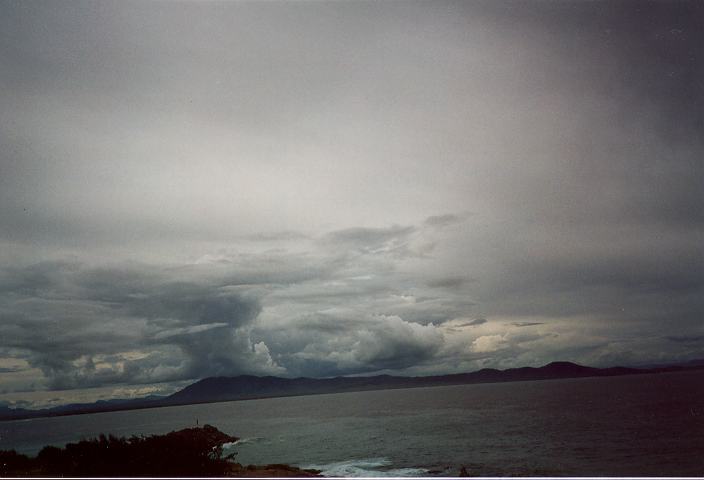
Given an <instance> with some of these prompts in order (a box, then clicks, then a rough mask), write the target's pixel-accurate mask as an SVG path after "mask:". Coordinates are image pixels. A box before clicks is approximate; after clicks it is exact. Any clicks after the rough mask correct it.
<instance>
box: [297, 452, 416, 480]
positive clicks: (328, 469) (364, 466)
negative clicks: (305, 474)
mask: <svg viewBox="0 0 704 480" xmlns="http://www.w3.org/2000/svg"><path fill="white" fill-rule="evenodd" d="M389 465H391V461H389V459H388V458H383V457H378V458H363V459H355V460H345V461H342V462H335V463H328V464H325V465H305V466H304V467H303V468H313V469H315V470H320V472H321V473H322V474H323V475H324V476H326V477H422V476H423V475H426V474H427V473H428V472H427V471H426V470H423V469H421V468H385V467H388V466H389Z"/></svg>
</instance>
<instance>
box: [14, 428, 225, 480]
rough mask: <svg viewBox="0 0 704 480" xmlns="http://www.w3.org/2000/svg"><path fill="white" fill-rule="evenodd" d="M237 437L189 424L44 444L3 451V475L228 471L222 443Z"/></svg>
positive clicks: (151, 474) (219, 473)
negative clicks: (32, 451) (31, 451)
mask: <svg viewBox="0 0 704 480" xmlns="http://www.w3.org/2000/svg"><path fill="white" fill-rule="evenodd" d="M235 441H237V438H236V437H232V436H230V435H227V434H225V433H223V432H221V431H219V430H218V429H217V428H215V427H212V426H210V425H205V426H203V427H202V428H187V429H184V430H179V431H176V432H171V433H168V434H166V435H151V436H142V437H136V436H133V437H131V438H124V437H122V438H117V437H114V436H112V435H109V436H105V435H100V437H98V438H92V439H88V440H82V441H80V442H78V443H69V444H68V445H66V446H65V447H64V448H58V447H54V446H47V447H44V448H43V449H42V450H41V451H40V452H39V454H38V455H37V456H36V457H33V458H32V457H27V456H26V455H21V454H18V453H17V452H15V451H14V450H12V451H0V476H3V477H6V476H77V477H105V476H129V477H133V476H143V477H156V476H209V477H212V476H225V475H227V474H228V473H229V472H230V470H231V466H232V462H231V460H232V458H233V457H234V454H233V455H229V456H225V457H223V451H222V445H223V444H225V443H227V442H235Z"/></svg>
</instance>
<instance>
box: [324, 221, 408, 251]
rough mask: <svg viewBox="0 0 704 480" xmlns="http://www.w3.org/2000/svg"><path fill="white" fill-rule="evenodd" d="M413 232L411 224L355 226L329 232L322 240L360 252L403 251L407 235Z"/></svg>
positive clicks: (336, 246)
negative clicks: (379, 226)
mask: <svg viewBox="0 0 704 480" xmlns="http://www.w3.org/2000/svg"><path fill="white" fill-rule="evenodd" d="M415 232H416V228H415V227H413V226H400V225H394V226H392V227H388V228H362V227H357V228H348V229H345V230H338V231H334V232H330V233H328V234H327V235H325V237H324V242H325V243H327V244H329V245H334V246H335V248H343V249H344V248H349V249H353V250H357V251H360V252H362V253H391V252H399V251H400V252H403V253H405V252H406V251H407V243H408V240H409V237H410V236H411V235H412V234H413V233H415Z"/></svg>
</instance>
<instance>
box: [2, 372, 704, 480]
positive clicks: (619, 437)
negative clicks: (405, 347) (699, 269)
mask: <svg viewBox="0 0 704 480" xmlns="http://www.w3.org/2000/svg"><path fill="white" fill-rule="evenodd" d="M196 419H197V420H198V421H199V423H200V424H201V425H202V424H204V423H209V424H212V425H214V426H216V427H218V428H219V429H221V430H223V431H224V432H226V433H230V434H232V435H235V436H238V437H241V440H240V442H238V443H237V444H236V445H234V446H232V447H231V448H232V449H234V450H236V451H237V452H238V457H237V459H238V461H240V462H242V463H245V464H248V463H255V464H262V463H289V464H294V465H300V466H305V467H316V468H320V469H322V470H323V471H324V473H326V474H328V475H339V476H351V475H354V476H370V475H373V476H382V475H396V476H407V475H457V473H458V471H459V468H460V466H462V465H464V466H466V468H467V469H468V471H469V473H470V474H471V475H476V476H503V475H540V476H543V475H559V476H704V371H699V372H687V373H668V374H655V375H634V376H625V377H611V378H585V379H569V380H551V381H541V382H515V383H501V384H482V385H462V386H452V387H434V388H417V389H405V390H386V391H375V392H360V393H343V394H329V395H317V396H307V397H289V398H273V399H264V400H248V401H239V402H226V403H216V404H207V405H192V406H184V407H167V408H159V409H149V410H135V411H127V412H113V413H100V414H92V415H79V416H70V417H58V418H47V419H33V420H21V421H14V422H3V423H0V449H12V448H14V449H17V450H18V451H21V452H24V453H36V452H37V451H38V450H39V449H40V448H41V447H42V446H44V445H46V444H54V445H63V444H65V443H66V442H70V441H76V440H79V439H81V438H85V437H90V436H95V435H97V434H99V433H101V432H105V433H113V434H116V435H132V434H152V433H165V432H168V431H171V430H174V429H180V428H184V427H189V426H193V425H195V423H196Z"/></svg>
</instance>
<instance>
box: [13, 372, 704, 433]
mask: <svg viewBox="0 0 704 480" xmlns="http://www.w3.org/2000/svg"><path fill="white" fill-rule="evenodd" d="M701 369H704V360H693V361H690V362H687V363H685V364H678V365H659V366H656V367H652V368H627V367H611V368H594V367H585V366H582V365H577V364H575V363H570V362H553V363H549V364H547V365H545V366H542V367H539V368H533V367H522V368H510V369H507V370H496V369H492V368H485V369H483V370H479V371H477V372H471V373H458V374H452V375H435V376H427V377H398V376H391V375H376V376H370V377H335V378H306V377H300V378H281V377H256V376H252V375H240V376H237V377H209V378H204V379H203V380H199V381H198V382H195V383H193V384H191V385H189V386H187V387H185V388H184V389H182V390H179V391H178V392H176V393H174V394H173V395H170V396H168V397H160V396H153V395H152V396H148V397H144V398H135V399H119V400H100V401H98V402H95V403H82V404H70V405H62V406H59V407H53V408H47V409H42V410H28V409H21V408H16V409H15V408H9V407H1V406H0V420H16V419H24V418H35V417H51V416H60V415H77V414H83V413H97V412H111V411H117V410H133V409H139V408H155V407H165V406H173V405H189V404H195V403H212V402H224V401H231V400H247V399H255V398H271V397H288V396H296V395H318V394H324V393H341V392H361V391H367V390H388V389H398V388H416V387H437V386H443V385H465V384H472V383H498V382H519V381H533V380H554V379H562V378H582V377H613V376H618V375H633V374H655V373H666V372H675V371H683V370H701Z"/></svg>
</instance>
